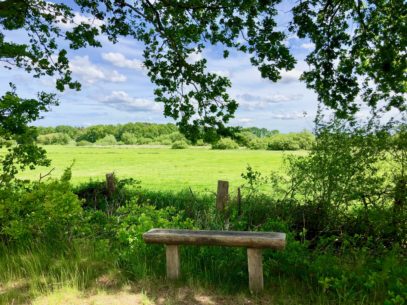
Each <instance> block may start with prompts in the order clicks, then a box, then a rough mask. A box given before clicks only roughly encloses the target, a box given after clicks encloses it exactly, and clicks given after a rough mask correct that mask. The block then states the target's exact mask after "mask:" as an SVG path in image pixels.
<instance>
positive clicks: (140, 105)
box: [101, 91, 160, 112]
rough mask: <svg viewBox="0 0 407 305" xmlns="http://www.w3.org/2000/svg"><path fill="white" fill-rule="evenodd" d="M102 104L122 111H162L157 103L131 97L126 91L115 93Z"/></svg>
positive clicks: (104, 99) (103, 100)
mask: <svg viewBox="0 0 407 305" xmlns="http://www.w3.org/2000/svg"><path fill="white" fill-rule="evenodd" d="M101 102H102V103H103V104H105V105H108V106H110V107H113V108H116V109H118V110H122V111H131V112H150V111H160V107H159V106H158V105H157V104H156V103H155V102H153V101H151V100H149V99H144V98H134V97H131V96H129V95H128V94H127V93H126V92H124V91H113V92H112V94H111V95H109V96H107V97H105V98H103V99H102V100H101Z"/></svg>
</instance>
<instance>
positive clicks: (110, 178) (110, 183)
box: [106, 173, 116, 197]
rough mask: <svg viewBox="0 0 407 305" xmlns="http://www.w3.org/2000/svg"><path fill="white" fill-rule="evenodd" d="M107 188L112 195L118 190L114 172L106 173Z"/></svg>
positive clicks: (108, 194) (110, 195)
mask: <svg viewBox="0 0 407 305" xmlns="http://www.w3.org/2000/svg"><path fill="white" fill-rule="evenodd" d="M106 190H107V196H108V197H112V196H113V194H114V192H115V190H116V179H115V177H114V173H107V174H106Z"/></svg>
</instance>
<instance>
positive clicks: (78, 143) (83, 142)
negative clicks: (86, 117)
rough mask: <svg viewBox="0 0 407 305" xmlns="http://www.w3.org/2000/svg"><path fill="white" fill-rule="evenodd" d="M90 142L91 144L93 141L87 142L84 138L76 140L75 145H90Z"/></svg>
mask: <svg viewBox="0 0 407 305" xmlns="http://www.w3.org/2000/svg"><path fill="white" fill-rule="evenodd" d="M92 144H93V143H91V142H88V141H85V140H82V141H79V142H76V146H90V145H92Z"/></svg>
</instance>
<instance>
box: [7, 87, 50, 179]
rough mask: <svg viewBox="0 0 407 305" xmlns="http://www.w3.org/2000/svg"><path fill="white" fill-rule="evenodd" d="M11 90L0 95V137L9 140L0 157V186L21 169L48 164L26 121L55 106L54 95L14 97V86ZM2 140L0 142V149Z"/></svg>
mask: <svg viewBox="0 0 407 305" xmlns="http://www.w3.org/2000/svg"><path fill="white" fill-rule="evenodd" d="M10 85H11V87H12V91H9V92H6V93H5V95H3V96H2V97H0V136H1V137H2V138H3V139H4V140H6V141H9V142H11V143H14V144H8V145H6V147H7V153H6V154H5V155H4V156H2V157H0V161H1V163H2V168H1V170H0V187H1V186H4V185H6V184H7V183H8V182H10V181H11V180H12V179H13V178H14V177H15V176H16V174H17V173H18V172H19V171H20V170H23V169H25V168H27V167H28V168H30V169H33V168H34V167H35V166H37V165H45V166H46V165H49V160H48V159H46V157H45V150H44V149H42V148H40V147H38V146H37V145H36V144H35V138H36V136H37V131H36V129H35V127H33V126H29V124H30V123H32V122H33V121H35V120H37V119H38V118H40V113H41V112H46V111H48V110H49V107H50V106H52V105H57V100H56V99H55V95H54V94H48V93H44V92H41V93H39V94H38V98H37V99H22V98H20V97H18V96H17V94H16V92H15V90H16V88H15V87H14V85H12V84H10ZM2 146H3V143H2V142H1V143H0V149H1V148H2Z"/></svg>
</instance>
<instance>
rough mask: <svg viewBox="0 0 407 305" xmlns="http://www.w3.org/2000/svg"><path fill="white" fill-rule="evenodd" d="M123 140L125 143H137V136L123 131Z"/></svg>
mask: <svg viewBox="0 0 407 305" xmlns="http://www.w3.org/2000/svg"><path fill="white" fill-rule="evenodd" d="M121 140H122V142H123V143H124V144H128V145H134V144H137V137H136V136H135V135H134V134H132V133H130V132H125V133H123V134H122V136H121Z"/></svg>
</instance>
